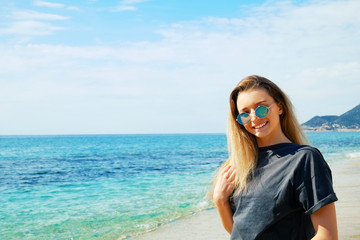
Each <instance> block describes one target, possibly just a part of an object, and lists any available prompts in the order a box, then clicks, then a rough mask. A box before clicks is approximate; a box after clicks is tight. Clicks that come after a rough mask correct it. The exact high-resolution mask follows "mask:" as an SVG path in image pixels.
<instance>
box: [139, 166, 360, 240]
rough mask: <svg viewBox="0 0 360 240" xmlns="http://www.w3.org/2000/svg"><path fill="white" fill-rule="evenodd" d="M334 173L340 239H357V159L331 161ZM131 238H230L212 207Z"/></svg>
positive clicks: (359, 189)
mask: <svg viewBox="0 0 360 240" xmlns="http://www.w3.org/2000/svg"><path fill="white" fill-rule="evenodd" d="M330 167H331V169H332V173H333V181H334V188H335V192H336V194H337V196H338V199H339V200H338V201H337V202H336V211H337V221H338V230H339V239H344V240H353V239H360V227H359V226H360V217H359V216H360V182H359V180H358V177H359V176H360V159H351V160H348V159H347V160H345V161H344V162H341V163H333V164H330ZM132 239H134V240H145V239H146V240H155V239H156V240H161V239H174V240H177V239H192V240H197V239H198V240H200V239H208V240H219V239H229V234H228V233H227V232H226V231H225V230H224V229H223V227H222V225H221V222H220V219H219V216H218V214H217V212H216V210H215V209H212V210H208V211H204V212H201V213H198V214H196V215H194V216H190V217H188V218H185V219H181V220H178V221H175V222H173V223H169V224H167V225H164V226H162V227H160V228H159V229H157V230H155V231H153V232H150V233H146V234H144V235H141V236H138V237H136V238H132Z"/></svg>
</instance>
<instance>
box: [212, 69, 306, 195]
mask: <svg viewBox="0 0 360 240" xmlns="http://www.w3.org/2000/svg"><path fill="white" fill-rule="evenodd" d="M259 88H261V89H265V90H266V91H267V93H268V94H269V95H270V96H271V97H272V98H273V99H274V100H275V102H277V103H278V104H280V105H281V108H282V110H283V112H282V114H281V115H280V124H281V129H282V131H283V132H284V134H285V136H286V137H287V138H288V139H289V140H290V141H291V142H293V143H297V144H308V141H307V139H306V136H305V134H304V132H303V131H302V128H301V126H300V124H299V123H298V121H297V119H296V117H295V114H294V111H293V105H292V103H291V101H290V99H289V98H288V97H287V96H286V94H285V93H284V92H283V91H282V90H281V89H280V88H279V87H278V86H277V85H276V84H275V83H273V82H272V81H270V80H269V79H266V78H264V77H261V76H257V75H252V76H248V77H246V78H244V79H243V80H241V81H240V82H239V83H238V85H237V86H236V87H235V88H234V90H233V91H232V92H231V94H230V110H229V116H228V129H227V143H228V151H229V159H228V160H227V161H226V162H225V163H223V164H222V165H221V166H220V168H219V169H218V172H220V171H221V169H223V168H224V167H225V166H227V165H228V164H231V165H232V166H233V167H234V168H235V169H236V177H235V189H236V192H235V195H237V194H239V193H240V192H241V191H242V190H244V189H246V187H247V184H248V180H249V177H250V176H251V174H252V172H253V170H254V168H255V166H256V164H257V160H258V146H257V141H256V137H255V136H254V135H252V134H250V133H249V132H248V131H247V130H246V129H245V127H244V126H243V125H241V124H239V123H238V122H237V121H236V118H237V116H238V114H239V112H238V109H237V104H236V102H237V97H238V95H239V93H241V92H243V91H248V90H254V89H259ZM217 177H218V175H216V176H215V178H214V180H213V188H212V191H211V192H210V194H209V195H210V197H212V194H213V191H214V187H215V184H216V182H217Z"/></svg>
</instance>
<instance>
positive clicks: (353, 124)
mask: <svg viewBox="0 0 360 240" xmlns="http://www.w3.org/2000/svg"><path fill="white" fill-rule="evenodd" d="M301 126H302V128H303V130H304V131H305V132H360V104H359V105H357V106H356V107H354V108H353V109H351V110H349V111H347V112H345V113H344V114H342V115H340V116H336V115H327V116H315V117H313V118H312V119H310V120H309V121H307V122H305V123H303V124H302V125H301Z"/></svg>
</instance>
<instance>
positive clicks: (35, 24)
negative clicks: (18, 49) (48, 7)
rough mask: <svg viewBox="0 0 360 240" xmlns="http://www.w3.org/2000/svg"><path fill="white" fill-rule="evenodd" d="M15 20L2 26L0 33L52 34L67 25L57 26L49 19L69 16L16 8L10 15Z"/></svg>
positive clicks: (22, 34) (54, 19)
mask: <svg viewBox="0 0 360 240" xmlns="http://www.w3.org/2000/svg"><path fill="white" fill-rule="evenodd" d="M10 18H11V19H14V20H13V21H11V22H9V23H8V24H7V26H6V27H3V28H0V35H5V34H6V35H21V36H39V35H50V34H53V33H54V32H55V31H59V30H64V29H66V28H65V27H62V26H55V25H54V24H53V23H49V22H48V21H64V20H68V19H69V17H67V16H62V15H58V14H50V13H43V12H37V11H30V10H15V11H13V12H12V13H11V15H10Z"/></svg>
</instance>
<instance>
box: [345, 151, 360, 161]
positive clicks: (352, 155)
mask: <svg viewBox="0 0 360 240" xmlns="http://www.w3.org/2000/svg"><path fill="white" fill-rule="evenodd" d="M346 157H347V158H350V159H360V152H351V153H347V154H346Z"/></svg>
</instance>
